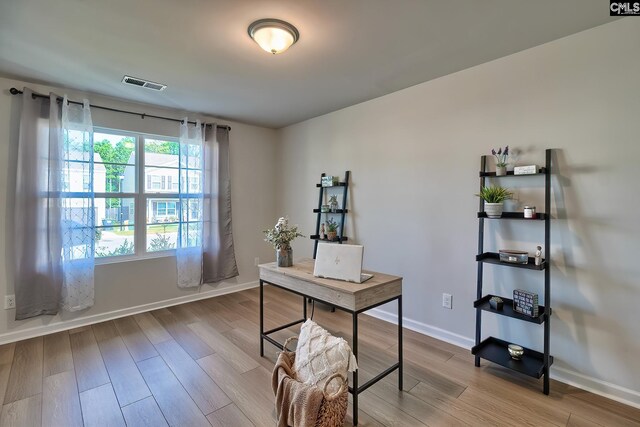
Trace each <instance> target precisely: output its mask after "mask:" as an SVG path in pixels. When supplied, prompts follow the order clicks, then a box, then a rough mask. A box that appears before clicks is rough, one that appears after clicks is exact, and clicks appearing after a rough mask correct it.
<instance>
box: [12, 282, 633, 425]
mask: <svg viewBox="0 0 640 427" xmlns="http://www.w3.org/2000/svg"><path fill="white" fill-rule="evenodd" d="M265 294H266V296H265V298H266V301H267V302H266V317H267V321H266V325H265V327H266V328H271V327H275V326H277V325H278V324H284V323H286V322H287V321H290V320H294V319H295V318H297V317H299V316H300V313H301V308H302V301H301V298H300V297H294V296H292V295H291V294H287V293H286V292H284V291H280V290H277V289H274V288H273V287H267V288H266V289H265ZM258 308H259V307H258V291H257V290H256V289H254V290H250V291H244V292H240V293H236V294H231V295H225V296H221V297H217V298H212V299H209V300H204V301H199V302H194V303H189V304H184V305H180V306H175V307H170V308H165V309H161V310H156V311H153V312H150V313H143V314H138V315H135V316H130V317H125V318H122V319H118V320H115V321H109V322H104V323H100V324H96V325H93V326H87V327H82V328H77V329H74V330H70V331H65V332H60V333H57V334H53V335H48V336H45V337H39V338H33V339H29V340H25V341H20V342H17V343H13V344H7V345H4V346H0V401H1V402H4V405H3V407H2V414H1V417H0V425H1V426H14V425H15V426H40V425H43V426H60V427H67V426H80V425H85V426H117V425H125V424H126V425H130V426H163V425H164V426H166V425H171V426H199V425H203V426H209V425H213V426H233V427H243V426H273V425H275V419H274V409H273V401H274V399H273V394H272V392H271V388H270V373H271V368H272V366H273V363H274V361H275V355H276V352H275V348H274V347H273V346H271V345H269V344H268V343H266V344H265V345H266V349H267V355H266V356H265V357H264V358H260V357H259V347H258ZM314 319H315V320H316V321H318V322H319V323H320V324H321V325H323V326H325V327H326V328H327V329H329V330H330V331H332V332H333V333H334V334H339V335H343V336H345V337H346V338H348V339H349V331H350V330H351V320H350V317H349V316H348V315H347V314H346V313H342V312H340V311H338V312H336V313H331V312H330V311H329V310H328V309H326V308H325V307H316V309H315V317H314ZM395 331H396V328H395V326H394V325H391V324H389V323H385V322H382V321H380V320H377V319H374V318H372V317H369V316H362V317H361V320H360V327H359V334H360V346H359V349H360V358H359V361H358V363H359V365H360V373H361V378H362V380H367V379H368V378H370V377H372V376H373V375H374V374H376V373H377V372H380V371H382V370H383V369H384V368H386V367H387V366H390V365H391V364H392V363H393V361H394V357H395V355H396V350H397V348H396V333H395ZM291 335H295V331H293V330H291V331H282V332H281V333H279V334H276V338H277V339H279V340H281V341H283V340H284V338H287V337H288V336H291ZM404 342H405V345H404V350H405V379H404V385H405V390H404V392H400V391H399V390H397V374H396V373H394V374H392V375H390V376H389V377H387V378H386V379H385V380H383V381H381V382H379V383H378V384H376V385H374V386H373V387H371V388H369V389H368V390H367V391H366V392H364V393H363V394H362V395H361V396H360V423H359V424H360V425H362V426H381V425H384V426H423V425H429V426H457V425H471V426H480V425H492V426H495V425H498V426H515V425H518V426H522V425H529V426H540V425H557V426H597V425H602V426H640V410H638V409H634V408H631V407H628V406H624V405H622V404H619V403H616V402H614V401H611V400H608V399H605V398H602V397H599V396H596V395H593V394H591V393H587V392H584V391H581V390H579V389H576V388H573V387H570V386H567V385H564V384H561V383H558V382H555V381H552V383H551V395H550V396H545V395H543V394H542V393H541V391H540V389H541V387H540V382H539V381H537V380H533V379H531V378H528V377H523V376H520V375H517V374H515V373H512V372H510V371H507V370H505V369H503V368H500V367H498V366H496V365H492V364H490V363H488V362H483V364H482V367H481V368H476V367H474V364H473V357H472V356H471V355H470V354H469V352H468V351H467V350H464V349H461V348H458V347H455V346H452V345H449V344H446V343H443V342H441V341H438V340H435V339H432V338H429V337H426V336H423V335H420V334H417V333H415V332H412V331H408V330H407V331H406V332H405V341H404ZM345 425H351V405H350V407H349V415H348V418H347V421H346V423H345Z"/></svg>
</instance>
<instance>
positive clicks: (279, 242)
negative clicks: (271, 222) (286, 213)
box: [263, 217, 304, 267]
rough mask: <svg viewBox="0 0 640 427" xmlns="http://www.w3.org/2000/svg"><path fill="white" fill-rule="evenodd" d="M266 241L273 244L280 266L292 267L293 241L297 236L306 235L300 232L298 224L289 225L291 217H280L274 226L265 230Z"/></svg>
mask: <svg viewBox="0 0 640 427" xmlns="http://www.w3.org/2000/svg"><path fill="white" fill-rule="evenodd" d="M263 233H264V241H265V242H269V243H271V244H272V245H273V248H274V249H275V250H276V259H277V261H278V267H291V266H292V265H293V249H292V248H291V242H292V241H293V239H295V238H296V237H304V236H303V235H302V234H300V233H298V226H297V225H294V226H293V227H289V217H282V218H280V219H278V222H277V223H276V225H275V227H274V228H270V229H268V230H264V231H263Z"/></svg>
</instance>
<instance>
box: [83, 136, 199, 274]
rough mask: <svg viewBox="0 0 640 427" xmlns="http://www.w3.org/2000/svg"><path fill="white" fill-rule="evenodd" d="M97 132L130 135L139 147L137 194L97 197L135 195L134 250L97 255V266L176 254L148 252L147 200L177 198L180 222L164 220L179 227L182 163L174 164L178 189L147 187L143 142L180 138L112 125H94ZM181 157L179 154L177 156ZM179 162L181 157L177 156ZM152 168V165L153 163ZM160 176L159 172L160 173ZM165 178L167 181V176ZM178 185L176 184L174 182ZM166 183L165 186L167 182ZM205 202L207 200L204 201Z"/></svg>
mask: <svg viewBox="0 0 640 427" xmlns="http://www.w3.org/2000/svg"><path fill="white" fill-rule="evenodd" d="M93 131H94V134H95V133H106V134H110V135H122V136H131V137H134V138H135V141H136V142H135V143H136V147H135V152H136V164H135V171H136V174H135V175H136V182H135V190H136V191H135V192H134V193H124V192H120V193H95V197H96V198H98V197H106V198H120V199H127V198H132V199H134V206H135V216H134V224H133V226H134V234H133V238H134V245H135V246H134V253H133V254H129V255H116V256H109V257H96V258H95V263H96V264H97V265H100V264H113V263H119V262H127V261H137V260H142V259H152V258H163V257H170V256H175V254H176V250H175V249H168V250H164V251H156V252H148V251H147V203H148V200H149V199H154V198H162V199H175V202H176V216H177V217H178V221H177V222H171V223H163V224H166V225H173V224H176V225H177V226H178V227H180V212H179V210H180V208H179V206H180V192H179V188H180V165H179V164H178V166H177V167H175V169H176V170H178V178H177V181H178V191H177V192H175V191H173V188H170V189H168V190H172V191H171V192H168V191H167V190H166V189H165V190H164V191H163V190H162V189H156V190H154V189H147V188H146V187H147V183H146V180H145V167H146V162H145V151H144V142H145V139H156V140H158V139H159V140H162V141H170V142H178V143H179V142H180V141H179V139H178V138H176V137H170V136H165V135H154V134H149V133H141V132H133V131H127V130H122V129H109V128H104V127H95V128H94V130H93ZM178 156H179V155H178ZM178 161H179V158H178ZM150 167H153V166H150ZM159 168H161V169H162V168H163V169H173V167H164V166H162V167H159ZM158 176H160V175H158ZM165 181H167V180H166V179H165ZM173 184H175V183H173ZM165 186H166V185H165ZM203 197H204V198H205V199H206V198H208V197H207V196H206V195H205V196H203ZM203 203H204V202H203ZM177 245H178V242H177V241H176V246H177Z"/></svg>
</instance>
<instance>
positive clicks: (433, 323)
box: [278, 18, 640, 406]
mask: <svg viewBox="0 0 640 427" xmlns="http://www.w3.org/2000/svg"><path fill="white" fill-rule="evenodd" d="M639 24H640V21H638V20H637V19H634V18H625V19H622V20H620V21H617V22H614V23H612V24H608V25H605V26H601V27H597V28H594V29H591V30H588V31H585V32H582V33H579V34H576V35H573V36H570V37H567V38H564V39H560V40H557V41H554V42H552V43H548V44H546V45H543V46H539V47H536V48H533V49H529V50H527V51H524V52H521V53H518V54H514V55H511V56H508V57H505V58H502V59H499V60H496V61H492V62H489V63H486V64H483V65H480V66H477V67H474V68H471V69H468V70H465V71H461V72H458V73H455V74H452V75H449V76H445V77H442V78H439V79H437V80H433V81H430V82H426V83H423V84H421V85H417V86H414V87H411V88H408V89H406V90H403V91H400V92H396V93H393V94H390V95H387V96H384V97H381V98H378V99H375V100H372V101H368V102H365V103H362V104H359V105H355V106H352V107H349V108H346V109H343V110H340V111H337V112H334V113H331V114H327V115H324V116H321V117H317V118H314V119H311V120H308V121H305V122H302V123H299V124H296V125H292V126H289V127H287V128H284V129H283V130H281V144H280V147H279V150H280V152H279V155H278V156H279V158H281V159H282V163H281V167H280V188H281V190H282V191H281V192H280V193H279V194H280V197H281V199H280V202H281V203H282V205H283V211H284V212H285V213H287V214H288V215H290V217H291V220H292V221H293V222H294V223H296V222H297V223H299V224H300V225H301V227H302V230H303V232H304V233H306V234H312V232H313V227H314V225H315V222H314V218H315V217H314V215H313V214H312V213H311V210H312V209H313V208H314V207H315V206H316V204H317V193H316V190H315V186H314V184H315V183H316V182H318V180H319V176H320V174H321V173H322V172H327V173H328V174H340V175H342V174H343V173H344V171H345V170H347V169H348V170H351V171H352V185H351V187H350V197H349V205H348V208H349V209H351V210H352V212H353V213H352V214H349V215H348V217H349V222H348V226H347V229H346V235H348V236H349V237H350V238H354V240H355V241H356V242H358V243H362V244H364V245H365V247H366V249H365V267H368V268H370V269H372V270H378V271H383V272H388V273H393V274H398V275H402V276H404V295H405V299H404V300H405V311H404V316H405V317H406V319H407V321H408V325H409V326H411V327H413V328H417V329H420V330H423V331H426V332H428V333H431V334H435V335H438V336H440V337H443V338H445V339H448V340H450V341H453V342H457V343H459V344H461V345H466V346H469V345H472V339H473V337H474V330H475V329H474V324H475V319H474V317H475V316H474V315H475V310H474V309H473V305H472V303H473V301H474V300H475V293H476V286H475V285H476V263H475V262H474V259H475V258H474V256H475V254H476V248H477V234H478V223H477V219H476V212H477V209H478V201H477V198H476V197H474V194H475V193H476V192H477V190H478V186H479V180H478V170H479V162H480V156H481V155H482V154H488V153H489V151H490V149H491V148H492V147H496V148H497V147H498V146H505V145H507V144H509V145H510V146H511V147H512V148H519V149H520V150H522V151H523V154H522V155H521V156H520V164H529V163H537V164H542V163H543V162H544V149H545V148H556V149H558V151H557V160H558V165H559V171H558V174H557V175H556V176H555V177H554V181H553V187H554V191H553V195H552V196H553V203H552V210H553V212H554V214H555V216H556V217H557V219H555V220H554V221H553V223H552V244H553V251H552V258H553V267H552V270H551V277H552V293H551V296H552V307H553V310H554V314H553V317H552V322H551V329H552V338H551V350H552V354H553V355H554V356H555V364H554V367H553V370H552V377H555V378H560V379H563V380H564V381H567V382H573V383H576V384H579V385H580V386H582V387H586V388H590V389H594V390H596V391H598V392H600V393H605V394H607V393H608V394H611V395H615V396H616V398H618V399H623V400H627V401H630V402H632V403H634V404H635V405H638V406H640V376H639V375H640V374H639V373H640V359H639V358H638V357H637V354H638V353H640V329H638V327H637V325H638V324H639V321H640V316H639V314H638V313H639V312H640V310H638V303H639V302H640V279H639V278H640V262H638V257H639V256H640V221H639V220H638V217H639V213H640V197H639V196H640V191H639V190H640V186H639V184H638V182H640V178H639V175H638V170H639V168H638V165H639V164H640V163H639V162H640V140H639V139H638V135H639V133H638V127H637V122H638V112H639V111H640V85H638V76H640V45H639V44H638V43H637V40H640V25H639ZM502 182H503V183H504V184H506V185H507V186H510V187H512V188H516V187H520V186H521V185H523V184H531V185H532V187H533V188H532V189H527V188H517V194H518V199H519V203H520V206H522V205H524V204H529V203H534V204H535V205H536V206H538V209H540V210H541V209H542V208H543V205H544V204H543V200H544V199H543V198H542V185H543V180H542V178H541V177H538V178H536V177H528V178H522V179H514V178H509V179H507V180H505V181H502ZM543 230H544V228H543V224H542V223H522V222H511V223H509V222H505V221H502V222H499V223H498V222H496V223H490V224H489V226H488V228H487V230H486V231H487V236H488V238H487V240H486V244H487V247H488V248H491V249H493V250H497V249H498V248H506V247H510V248H517V249H524V250H529V251H531V252H533V251H534V250H535V246H536V245H538V244H540V243H542V242H543ZM491 236H494V237H491ZM312 247H313V245H312V243H311V242H310V241H309V240H308V239H307V240H304V239H298V240H297V241H296V242H295V244H294V251H295V253H296V255H307V256H310V255H311V252H312ZM513 270H515V269H504V268H500V267H493V268H492V266H488V267H487V268H485V271H486V273H485V279H486V280H485V283H486V284H487V288H486V290H487V291H491V290H493V289H495V290H496V291H497V292H499V293H500V292H502V294H503V295H506V296H508V295H509V294H510V292H511V290H512V289H513V288H514V287H518V288H525V289H530V290H534V291H537V292H539V293H540V294H541V295H542V291H543V287H542V285H543V277H542V276H543V275H542V273H540V272H534V271H524V272H522V271H520V270H518V271H513ZM443 292H449V293H452V294H453V310H446V309H444V308H442V307H441V300H442V293H443ZM394 309H395V308H394V307H384V308H383V310H388V312H390V313H393V312H394ZM483 318H484V319H485V321H484V323H485V327H484V329H483V335H484V336H488V335H494V334H497V336H499V337H502V338H504V339H507V340H510V341H515V342H519V343H522V344H524V345H528V346H531V347H533V348H538V349H541V348H542V345H541V344H542V327H540V326H538V325H533V324H523V323H524V322H518V321H516V320H514V319H508V318H503V317H499V318H498V316H494V315H491V314H490V313H484V315H483Z"/></svg>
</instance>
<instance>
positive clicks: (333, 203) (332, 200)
mask: <svg viewBox="0 0 640 427" xmlns="http://www.w3.org/2000/svg"><path fill="white" fill-rule="evenodd" d="M329 206H330V207H331V212H337V211H338V196H337V195H335V194H334V195H333V196H331V197H329Z"/></svg>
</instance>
